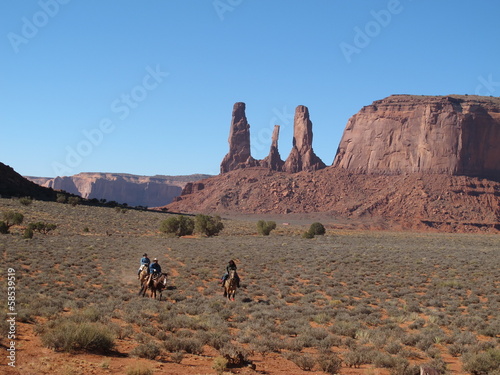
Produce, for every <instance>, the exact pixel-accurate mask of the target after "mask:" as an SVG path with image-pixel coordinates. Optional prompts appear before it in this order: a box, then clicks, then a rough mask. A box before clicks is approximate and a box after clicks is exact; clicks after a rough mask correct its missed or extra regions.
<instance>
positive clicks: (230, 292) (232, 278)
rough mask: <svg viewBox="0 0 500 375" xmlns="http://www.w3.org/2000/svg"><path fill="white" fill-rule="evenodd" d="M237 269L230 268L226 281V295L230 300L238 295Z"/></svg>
mask: <svg viewBox="0 0 500 375" xmlns="http://www.w3.org/2000/svg"><path fill="white" fill-rule="evenodd" d="M236 288H237V282H236V271H235V270H230V271H229V276H228V277H227V279H226V281H225V282H224V297H227V299H228V300H232V301H234V296H235V295H236Z"/></svg>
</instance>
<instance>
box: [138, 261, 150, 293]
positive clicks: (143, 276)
mask: <svg viewBox="0 0 500 375" xmlns="http://www.w3.org/2000/svg"><path fill="white" fill-rule="evenodd" d="M148 277H149V270H148V266H146V265H145V264H143V265H142V266H141V271H140V272H139V281H140V282H141V289H140V290H139V295H141V294H142V296H143V297H144V294H145V293H146V289H147V288H148V287H147V285H146V281H147V280H148Z"/></svg>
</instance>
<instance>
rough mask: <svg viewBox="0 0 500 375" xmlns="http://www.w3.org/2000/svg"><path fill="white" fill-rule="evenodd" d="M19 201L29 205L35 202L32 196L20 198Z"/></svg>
mask: <svg viewBox="0 0 500 375" xmlns="http://www.w3.org/2000/svg"><path fill="white" fill-rule="evenodd" d="M19 203H21V204H22V205H23V206H29V205H30V204H31V203H33V198H31V197H22V198H19Z"/></svg>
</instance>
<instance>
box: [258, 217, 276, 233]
mask: <svg viewBox="0 0 500 375" xmlns="http://www.w3.org/2000/svg"><path fill="white" fill-rule="evenodd" d="M274 229H276V222H274V221H265V220H259V221H258V222H257V231H258V232H259V234H261V235H263V236H269V234H270V233H271V231H273V230H274Z"/></svg>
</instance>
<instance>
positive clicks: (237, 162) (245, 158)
mask: <svg viewBox="0 0 500 375" xmlns="http://www.w3.org/2000/svg"><path fill="white" fill-rule="evenodd" d="M257 165H258V163H257V161H256V160H255V159H254V158H253V157H252V156H251V155H250V124H248V121H247V117H246V115H245V103H241V102H238V103H235V104H234V106H233V116H232V119H231V128H230V132H229V152H228V153H227V154H226V156H224V159H223V160H222V163H221V165H220V172H221V173H225V172H229V171H232V170H233V169H238V168H245V167H255V166H257Z"/></svg>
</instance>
